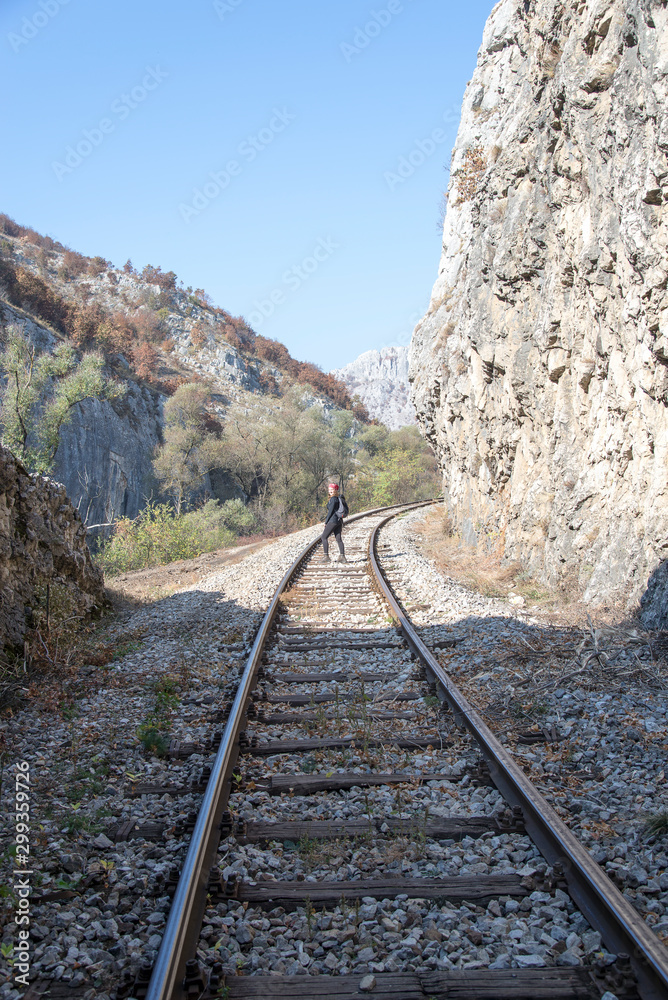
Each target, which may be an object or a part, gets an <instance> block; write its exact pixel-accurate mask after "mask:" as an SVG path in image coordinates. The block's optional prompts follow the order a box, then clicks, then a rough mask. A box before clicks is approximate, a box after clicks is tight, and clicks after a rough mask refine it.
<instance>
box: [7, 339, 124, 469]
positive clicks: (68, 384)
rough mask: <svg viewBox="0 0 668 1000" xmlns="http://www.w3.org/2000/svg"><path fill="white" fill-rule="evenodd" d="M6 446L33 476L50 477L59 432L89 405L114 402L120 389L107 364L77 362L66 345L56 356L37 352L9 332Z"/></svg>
mask: <svg viewBox="0 0 668 1000" xmlns="http://www.w3.org/2000/svg"><path fill="white" fill-rule="evenodd" d="M0 371H1V372H2V373H3V374H4V379H3V384H2V387H1V389H0V393H1V398H2V403H1V406H0V420H1V422H2V443H3V444H4V445H5V446H6V447H7V448H9V449H10V451H12V452H13V453H14V454H15V455H16V456H17V458H19V459H20V460H21V461H22V462H23V463H24V464H25V465H26V466H27V467H28V468H29V469H30V470H31V471H34V472H48V471H49V470H50V469H51V468H52V466H53V462H54V459H55V456H56V451H57V450H58V444H59V441H60V432H61V430H62V428H63V427H64V426H65V424H66V423H67V422H68V421H69V420H70V419H71V418H72V411H73V409H74V407H75V406H76V405H77V404H78V403H82V402H83V401H84V400H85V399H114V398H116V397H117V396H119V395H120V394H121V393H122V391H123V390H122V388H121V386H120V385H119V384H118V383H117V382H115V381H114V380H113V379H108V378H107V377H106V376H105V375H104V358H103V357H102V355H100V354H96V353H86V354H83V355H82V356H81V358H78V357H77V354H76V352H75V351H74V349H73V348H72V347H70V346H69V345H67V344H60V345H59V346H58V347H57V348H56V349H55V351H54V352H53V353H52V354H49V353H47V352H38V351H37V350H36V348H35V347H34V346H33V345H32V344H31V343H29V341H28V340H26V338H25V337H24V336H23V335H22V334H21V332H20V331H19V330H18V329H17V328H16V327H10V329H9V331H8V337H7V341H6V344H5V348H4V350H3V351H2V353H0Z"/></svg>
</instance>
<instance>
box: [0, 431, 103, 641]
mask: <svg viewBox="0 0 668 1000" xmlns="http://www.w3.org/2000/svg"><path fill="white" fill-rule="evenodd" d="M46 584H51V585H54V587H55V585H58V586H59V587H60V588H62V589H63V590H65V591H67V593H68V596H69V600H70V603H71V606H72V607H73V608H76V609H77V610H78V611H79V612H80V611H81V610H84V611H88V610H90V609H91V608H92V607H93V606H94V605H96V604H98V605H99V604H100V603H101V602H102V599H103V586H102V573H101V572H100V570H99V569H97V568H96V567H95V566H93V564H92V562H91V558H90V553H89V551H88V546H87V545H86V529H85V527H84V525H83V523H82V521H81V518H80V517H79V515H78V513H77V511H76V510H75V509H74V508H73V507H72V505H71V503H70V502H69V501H68V499H67V495H66V493H65V487H64V486H61V484H60V483H56V482H53V481H52V480H50V479H46V478H44V477H43V476H32V475H30V474H29V473H28V472H26V470H25V469H24V468H23V466H22V465H21V463H20V462H18V461H17V460H16V459H15V458H14V456H13V455H12V454H11V452H9V451H7V449H6V448H3V447H2V445H0V648H2V649H4V648H5V647H13V648H16V647H19V648H20V646H21V644H22V642H23V638H24V635H25V632H26V628H27V627H28V626H29V625H30V624H31V622H30V620H29V619H30V615H31V612H30V611H29V610H28V609H30V608H33V607H35V605H36V603H38V601H39V599H40V597H41V598H42V599H43V597H44V594H43V593H42V594H41V595H40V593H39V592H40V590H41V591H44V592H45V588H46ZM54 599H55V593H54ZM62 599H63V597H62V594H60V595H59V600H60V602H61V603H62ZM42 603H43V600H42Z"/></svg>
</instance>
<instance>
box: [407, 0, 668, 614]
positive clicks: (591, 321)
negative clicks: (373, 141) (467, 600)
mask: <svg viewBox="0 0 668 1000" xmlns="http://www.w3.org/2000/svg"><path fill="white" fill-rule="evenodd" d="M667 154H668V9H667V8H666V4H665V2H663V0H577V2H575V0H566V2H563V0H559V2H557V0H523V2H520V3H518V2H517V0H502V2H501V3H499V4H497V6H496V7H495V8H494V10H493V11H492V14H491V16H490V18H489V20H488V22H487V25H486V27H485V32H484V37H483V43H482V47H481V49H480V52H479V55H478V65H477V68H476V70H475V72H474V74H473V79H472V80H471V82H470V84H469V86H468V88H467V90H466V94H465V97H464V104H463V113H462V122H461V126H460V130H459V134H458V138H457V143H456V147H455V150H454V152H453V159H452V170H451V183H450V188H449V192H448V210H447V216H446V220H445V226H444V236H443V254H442V258H441V263H440V268H439V275H438V278H437V281H436V284H435V286H434V291H433V295H432V300H431V304H430V307H429V311H428V314H427V315H426V316H425V317H424V319H423V320H422V321H421V322H420V323H419V324H418V326H417V328H416V330H415V333H414V338H413V342H412V345H411V367H410V377H411V380H412V382H413V391H412V394H413V401H414V403H415V405H416V409H417V411H418V420H419V422H420V425H421V427H422V429H423V430H424V433H425V434H426V436H427V437H428V439H429V440H430V441H431V442H432V444H433V445H434V447H435V448H436V450H437V454H438V455H439V458H440V461H441V464H442V468H443V472H444V484H445V489H446V495H447V503H448V505H449V507H450V509H451V511H452V515H453V518H454V520H455V523H456V525H457V527H458V529H459V530H460V531H461V532H462V533H463V534H464V536H465V537H467V538H469V539H471V540H473V539H485V540H487V541H488V542H490V543H494V544H497V545H498V546H499V547H501V548H502V549H503V551H504V552H505V554H506V556H508V557H509V558H512V559H521V560H522V561H524V562H525V563H526V564H527V566H528V568H529V569H530V570H531V571H532V572H534V573H536V574H538V575H540V576H541V577H542V578H543V579H544V580H545V581H546V582H549V583H550V584H553V585H560V586H562V587H567V588H579V590H580V591H583V592H584V595H585V597H586V598H587V599H589V600H594V601H597V600H608V599H611V598H615V597H618V598H624V599H626V600H629V601H632V602H634V601H636V600H637V599H638V598H640V597H641V595H642V594H643V592H644V591H645V588H646V585H647V581H648V577H649V576H650V574H654V576H653V579H654V580H655V581H656V580H660V579H661V574H659V575H658V576H657V575H656V573H655V571H656V570H657V568H658V567H660V566H661V564H662V563H663V561H664V559H666V557H668V505H667V502H666V501H667V492H666V491H667V477H668V410H667V404H668V299H667V297H666V281H667V275H668V258H667V255H666V250H667V242H668V239H667V238H668V227H667V225H666V208H665V204H666V198H668V157H667ZM664 575H665V574H664ZM661 592H662V590H661V587H660V586H658V587H657V586H655V587H654V590H653V592H652V595H649V594H648V597H647V598H646V599H645V602H644V610H645V613H646V615H647V616H648V620H649V619H651V616H652V614H653V613H654V612H653V611H652V608H655V609H656V607H658V604H657V601H660V595H661ZM654 623H655V624H656V619H655V620H654Z"/></svg>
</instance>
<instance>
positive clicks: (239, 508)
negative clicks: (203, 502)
mask: <svg viewBox="0 0 668 1000" xmlns="http://www.w3.org/2000/svg"><path fill="white" fill-rule="evenodd" d="M209 502H210V503H211V502H214V501H209ZM205 509H206V508H205V507H204V508H202V510H203V511H204V510H205ZM219 516H220V520H221V522H222V523H223V525H224V526H225V527H226V528H229V529H230V531H233V532H234V533H235V534H236V535H250V534H252V532H253V531H255V530H256V528H257V521H256V518H255V514H254V513H253V511H252V510H251V509H250V507H247V506H246V505H245V503H244V502H243V500H240V499H237V500H226V501H225V503H224V504H223V505H222V507H221V508H220V515H219Z"/></svg>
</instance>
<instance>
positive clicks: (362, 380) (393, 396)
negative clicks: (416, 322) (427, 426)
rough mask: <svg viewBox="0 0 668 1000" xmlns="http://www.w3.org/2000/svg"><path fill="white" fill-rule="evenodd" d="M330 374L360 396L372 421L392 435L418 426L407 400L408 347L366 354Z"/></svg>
mask: <svg viewBox="0 0 668 1000" xmlns="http://www.w3.org/2000/svg"><path fill="white" fill-rule="evenodd" d="M330 374H332V375H335V376H336V377H337V378H338V379H341V381H342V382H343V383H344V384H345V385H346V386H347V387H348V391H349V392H350V395H351V396H359V398H360V399H361V400H362V402H363V403H364V405H365V406H366V408H367V410H368V411H369V416H370V417H373V418H374V419H375V420H380V422H381V423H383V424H385V426H386V427H389V428H390V430H391V431H396V430H398V429H399V428H400V427H407V426H408V425H409V424H414V423H415V410H414V409H413V404H412V403H411V401H410V399H409V398H408V391H409V386H408V348H407V347H383V348H382V350H380V351H365V352H364V354H360V356H359V357H358V358H356V359H355V360H354V361H351V362H349V364H347V365H344V366H343V368H335V369H334V370H333V371H332V372H331V373H330Z"/></svg>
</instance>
